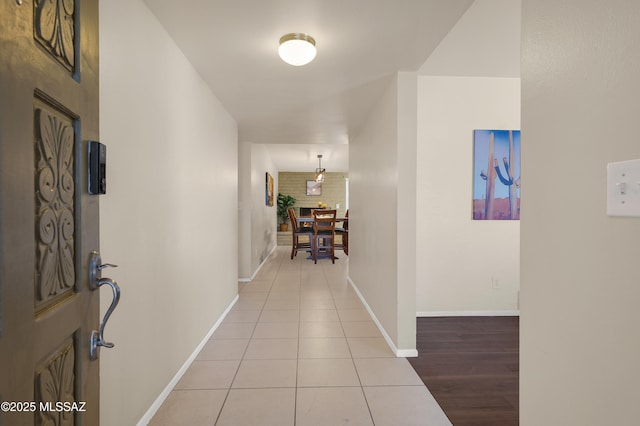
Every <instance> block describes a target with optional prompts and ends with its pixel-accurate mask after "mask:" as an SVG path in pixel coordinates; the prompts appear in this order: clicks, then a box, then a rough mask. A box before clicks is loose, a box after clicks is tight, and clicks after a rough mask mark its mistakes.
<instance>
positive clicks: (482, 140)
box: [473, 130, 520, 220]
mask: <svg viewBox="0 0 640 426" xmlns="http://www.w3.org/2000/svg"><path fill="white" fill-rule="evenodd" d="M473 218H474V219H475V220H519V219H520V130H474V131H473Z"/></svg>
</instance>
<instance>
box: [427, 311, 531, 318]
mask: <svg viewBox="0 0 640 426" xmlns="http://www.w3.org/2000/svg"><path fill="white" fill-rule="evenodd" d="M519 316H520V311H519V310H515V311H421V312H416V317H519Z"/></svg>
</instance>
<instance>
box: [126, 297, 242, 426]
mask: <svg viewBox="0 0 640 426" xmlns="http://www.w3.org/2000/svg"><path fill="white" fill-rule="evenodd" d="M239 297H240V296H239V295H236V297H234V298H233V300H232V301H231V303H230V304H229V306H227V309H225V311H224V312H223V313H222V315H221V316H220V318H218V321H216V323H215V324H213V327H211V329H210V330H209V331H208V332H207V335H206V336H204V339H202V341H201V342H200V343H199V344H198V346H197V347H196V348H195V350H194V351H193V353H192V354H191V355H190V356H189V358H187V360H186V361H185V362H184V364H183V365H182V367H180V370H178V372H177V373H176V374H175V376H173V379H171V381H170V382H169V384H168V385H167V386H166V387H165V388H164V390H163V391H162V393H160V395H159V396H158V397H157V398H156V400H155V401H154V402H153V404H151V407H149V409H148V410H147V412H146V413H145V414H144V416H142V418H141V419H140V420H139V421H138V423H137V426H146V425H147V424H148V423H149V422H150V421H151V418H153V416H154V415H155V414H156V412H157V411H158V409H159V408H160V406H161V405H162V404H163V403H164V401H165V400H166V399H167V398H168V397H169V394H170V393H171V391H172V390H173V388H174V387H175V386H176V385H177V384H178V382H179V381H180V379H181V378H182V376H183V375H184V373H186V372H187V370H188V369H189V367H190V366H191V363H193V361H194V360H195V359H196V357H197V356H198V354H199V353H200V350H202V347H203V346H204V345H205V344H206V343H207V342H208V341H209V339H210V338H211V335H213V333H214V332H215V331H216V329H217V328H218V327H219V326H220V324H221V323H222V321H223V320H224V319H225V318H226V316H227V315H228V314H229V311H231V308H233V305H235V304H236V302H237V301H238V298H239Z"/></svg>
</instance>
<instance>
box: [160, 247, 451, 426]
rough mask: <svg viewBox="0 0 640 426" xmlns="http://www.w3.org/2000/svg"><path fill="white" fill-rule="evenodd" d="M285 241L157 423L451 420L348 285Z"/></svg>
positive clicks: (323, 424) (282, 425)
mask: <svg viewBox="0 0 640 426" xmlns="http://www.w3.org/2000/svg"><path fill="white" fill-rule="evenodd" d="M290 250H291V248H290V247H286V246H284V247H278V248H277V249H276V250H275V251H274V253H273V254H272V255H271V257H270V258H269V260H268V261H267V262H266V263H265V264H264V265H263V267H262V268H261V270H260V271H259V273H258V274H257V276H256V277H255V279H254V280H253V281H252V282H250V283H246V284H242V283H241V284H240V285H239V295H240V297H239V299H238V302H237V303H236V304H235V305H234V307H233V309H232V310H231V311H230V312H229V314H228V315H227V317H226V318H225V320H224V321H223V322H222V324H221V325H220V327H218V329H217V330H216V331H215V333H214V334H213V336H212V337H211V339H210V340H209V341H208V342H207V343H206V345H205V346H204V348H203V349H202V351H201V352H200V354H199V355H198V357H197V358H196V360H195V361H194V362H193V364H192V365H191V366H190V368H189V369H188V370H187V372H186V373H185V375H184V376H183V377H182V379H181V380H180V381H179V382H178V384H177V385H176V387H175V388H174V390H173V391H172V392H171V394H170V395H169V397H168V398H167V400H166V401H165V402H164V404H163V405H162V407H161V408H160V409H159V410H158V412H157V413H156V415H155V416H154V418H153V419H152V420H151V422H150V425H190V426H198V425H220V426H221V425H234V426H250V425H260V426H265V425H277V426H286V425H297V426H306V425H318V426H329V425H342V424H349V425H380V426H382V425H389V426H400V425H428V426H441V425H451V423H450V422H449V420H448V419H447V417H446V416H445V414H444V413H443V411H442V410H441V409H440V407H439V405H438V404H437V402H436V401H435V400H434V399H433V397H432V396H431V393H429V391H428V390H427V388H426V387H425V386H424V384H423V383H422V381H421V380H420V378H419V377H418V375H417V374H416V373H415V371H414V370H413V368H412V367H411V365H410V364H409V362H408V361H407V360H406V359H404V358H396V357H395V356H394V354H393V352H392V351H391V350H390V349H389V346H388V345H387V343H386V342H385V340H384V338H383V337H382V334H381V333H380V331H379V330H378V328H377V327H376V325H375V323H374V322H373V321H372V320H371V317H370V316H369V313H368V312H367V310H366V309H365V307H364V306H363V304H362V303H361V301H360V300H359V298H358V296H357V295H356V293H355V291H354V290H353V288H352V287H351V286H350V284H349V283H348V282H347V268H348V257H347V256H345V255H344V254H343V253H342V252H340V253H339V257H340V259H338V260H337V261H336V263H335V264H332V263H331V262H330V261H329V260H327V259H323V260H319V261H318V263H317V264H314V263H313V262H312V261H310V260H307V259H306V256H305V255H304V253H299V254H298V256H296V257H295V258H294V260H290V259H289V255H290Z"/></svg>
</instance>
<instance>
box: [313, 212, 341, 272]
mask: <svg viewBox="0 0 640 426" xmlns="http://www.w3.org/2000/svg"><path fill="white" fill-rule="evenodd" d="M335 230H336V211H335V210H314V212H313V240H312V241H311V255H312V257H313V262H314V263H318V257H319V256H320V254H321V253H324V254H326V255H328V256H329V257H331V263H336V256H335V253H334V251H335V238H336V233H335Z"/></svg>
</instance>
